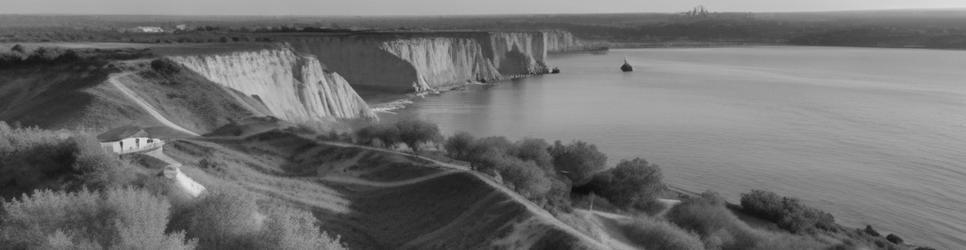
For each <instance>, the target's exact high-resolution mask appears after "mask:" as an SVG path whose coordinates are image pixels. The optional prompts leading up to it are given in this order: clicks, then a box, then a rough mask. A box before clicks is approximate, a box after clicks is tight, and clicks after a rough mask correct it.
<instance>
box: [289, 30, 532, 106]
mask: <svg viewBox="0 0 966 250" xmlns="http://www.w3.org/2000/svg"><path fill="white" fill-rule="evenodd" d="M278 39H280V40H283V41H286V42H288V43H289V44H290V45H291V46H292V47H293V48H295V50H296V51H298V52H300V53H305V54H311V55H315V56H316V57H318V58H319V60H320V61H322V62H323V63H325V64H326V66H327V67H329V68H331V69H333V70H335V71H336V72H339V73H341V74H342V75H343V76H345V77H346V79H347V80H349V82H351V83H352V84H353V86H356V87H360V88H364V89H373V90H380V91H391V92H412V91H417V92H419V91H425V90H430V89H436V88H440V87H445V86H452V85H458V84H464V83H466V82H471V81H492V80H500V79H506V78H511V77H519V76H521V75H532V74H541V73H546V72H547V66H546V62H545V60H546V53H547V51H546V45H545V43H546V40H545V38H544V35H543V33H542V32H517V33H508V32H441V33H406V34H364V35H358V34H357V35H344V36H308V35H303V36H289V37H280V38H278Z"/></svg>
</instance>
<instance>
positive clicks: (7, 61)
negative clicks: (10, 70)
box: [0, 44, 81, 67]
mask: <svg viewBox="0 0 966 250" xmlns="http://www.w3.org/2000/svg"><path fill="white" fill-rule="evenodd" d="M80 59H81V57H80V55H78V53H77V51H74V50H72V49H63V48H47V47H40V48H37V49H34V50H33V51H32V52H30V53H27V52H26V51H25V49H24V48H23V46H20V45H19V44H18V45H14V46H13V47H12V48H11V49H10V52H4V53H0V67H7V66H15V65H24V64H47V63H55V62H58V63H59V62H74V61H78V60H80Z"/></svg>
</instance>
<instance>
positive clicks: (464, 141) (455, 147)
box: [443, 132, 476, 160]
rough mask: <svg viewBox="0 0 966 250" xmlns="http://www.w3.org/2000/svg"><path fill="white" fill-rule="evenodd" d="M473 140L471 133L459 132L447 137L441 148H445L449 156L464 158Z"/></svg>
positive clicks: (468, 152)
mask: <svg viewBox="0 0 966 250" xmlns="http://www.w3.org/2000/svg"><path fill="white" fill-rule="evenodd" d="M475 140H476V138H473V135H470V133H467V132H459V133H456V134H455V135H453V136H451V137H449V139H446V143H445V144H444V145H443V148H445V149H446V153H447V154H448V155H449V157H452V158H453V159H457V160H466V158H467V157H468V156H469V154H470V150H471V149H472V146H473V141H475Z"/></svg>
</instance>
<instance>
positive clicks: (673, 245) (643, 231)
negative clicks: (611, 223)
mask: <svg viewBox="0 0 966 250" xmlns="http://www.w3.org/2000/svg"><path fill="white" fill-rule="evenodd" d="M622 230H624V234H625V235H627V237H628V238H629V240H631V242H633V243H634V244H637V245H639V246H642V247H644V249H664V250H692V249H693V250H700V249H704V247H703V244H702V243H701V240H699V239H698V237H697V236H695V235H693V234H690V233H688V232H687V231H684V230H682V229H680V228H677V227H675V226H674V225H671V224H669V223H667V222H665V221H660V220H654V219H649V218H641V219H639V220H638V221H636V222H634V223H631V224H627V225H623V226H622Z"/></svg>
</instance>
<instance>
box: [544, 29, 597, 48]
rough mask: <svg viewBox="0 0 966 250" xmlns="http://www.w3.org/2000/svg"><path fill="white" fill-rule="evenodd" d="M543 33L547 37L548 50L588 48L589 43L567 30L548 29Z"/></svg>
mask: <svg viewBox="0 0 966 250" xmlns="http://www.w3.org/2000/svg"><path fill="white" fill-rule="evenodd" d="M543 34H544V36H545V37H546V39H547V52H567V51H576V50H584V49H587V48H588V45H587V44H585V43H584V42H583V41H582V40H580V39H579V38H577V37H575V36H574V34H571V33H570V32H567V31H563V30H547V31H543Z"/></svg>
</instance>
